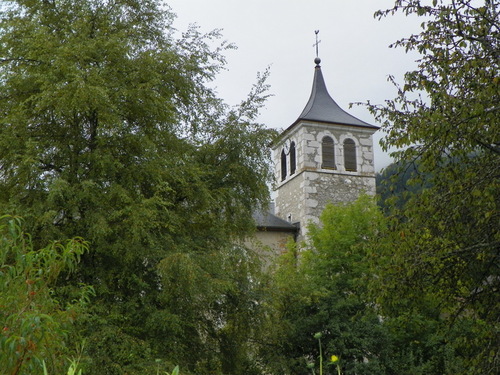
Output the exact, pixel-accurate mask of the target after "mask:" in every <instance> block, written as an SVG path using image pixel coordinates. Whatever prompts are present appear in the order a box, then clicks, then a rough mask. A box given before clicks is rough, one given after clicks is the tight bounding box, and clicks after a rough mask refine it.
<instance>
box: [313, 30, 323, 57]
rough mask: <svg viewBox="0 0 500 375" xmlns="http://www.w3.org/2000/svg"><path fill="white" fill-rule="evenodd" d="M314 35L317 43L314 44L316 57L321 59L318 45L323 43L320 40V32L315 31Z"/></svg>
mask: <svg viewBox="0 0 500 375" xmlns="http://www.w3.org/2000/svg"><path fill="white" fill-rule="evenodd" d="M314 33H315V34H316V43H314V44H313V47H316V57H319V51H318V44H320V43H321V40H318V34H319V30H315V31H314Z"/></svg>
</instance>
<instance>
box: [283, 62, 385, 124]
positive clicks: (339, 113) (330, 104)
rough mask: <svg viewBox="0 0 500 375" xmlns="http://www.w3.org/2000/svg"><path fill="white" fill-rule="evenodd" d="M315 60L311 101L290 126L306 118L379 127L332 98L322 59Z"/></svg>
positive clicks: (307, 119) (306, 119) (308, 119)
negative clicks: (344, 108) (355, 114)
mask: <svg viewBox="0 0 500 375" xmlns="http://www.w3.org/2000/svg"><path fill="white" fill-rule="evenodd" d="M314 61H315V63H316V67H315V69H314V79H313V86H312V90H311V96H310V97H309V101H308V102H307V104H306V106H305V108H304V110H303V111H302V113H301V114H300V116H299V118H298V119H297V120H296V121H295V122H294V123H293V124H292V126H290V128H291V127H293V126H294V125H295V124H297V123H298V122H299V121H302V120H305V121H317V122H326V123H334V124H342V125H351V126H361V127H365V128H373V129H378V127H377V126H374V125H371V124H368V123H367V122H364V121H361V120H360V119H358V118H356V117H354V116H351V115H350V114H349V113H347V112H346V111H344V110H343V109H342V108H340V107H339V105H338V104H337V103H336V102H335V100H333V99H332V97H331V96H330V94H329V93H328V90H327V88H326V85H325V80H324V79H323V73H322V72H321V66H320V62H321V60H320V59H319V58H316V59H315V60H314Z"/></svg>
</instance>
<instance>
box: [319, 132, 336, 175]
mask: <svg viewBox="0 0 500 375" xmlns="http://www.w3.org/2000/svg"><path fill="white" fill-rule="evenodd" d="M321 152H322V164H321V168H325V169H335V145H334V143H333V139H332V138H331V137H323V140H322V142H321Z"/></svg>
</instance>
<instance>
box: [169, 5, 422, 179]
mask: <svg viewBox="0 0 500 375" xmlns="http://www.w3.org/2000/svg"><path fill="white" fill-rule="evenodd" d="M168 4H169V5H170V7H171V8H172V10H173V11H174V13H176V14H177V16H178V17H177V20H176V21H175V23H174V26H175V27H176V28H178V29H179V30H181V31H182V30H184V29H186V28H187V26H188V25H189V24H191V23H196V24H198V25H199V26H200V27H201V30H202V31H209V30H212V29H216V28H218V29H222V34H223V37H224V39H225V40H227V41H229V42H231V43H234V44H235V45H236V46H237V47H238V49H236V50H231V51H228V52H227V53H226V56H227V61H228V66H227V68H228V71H226V72H223V73H222V74H221V75H220V76H219V78H218V79H217V81H216V83H215V84H216V86H217V91H218V92H219V95H220V96H221V97H222V98H224V99H225V100H226V102H228V103H229V104H238V103H239V102H240V101H241V100H243V99H244V98H245V97H246V95H247V94H248V92H249V91H250V89H251V87H252V85H253V83H255V81H256V75H257V72H262V71H264V70H265V69H266V68H267V67H268V66H269V67H270V69H271V76H270V79H269V81H268V83H269V84H270V85H271V90H270V93H271V94H272V95H273V97H271V98H270V99H269V100H268V102H267V105H266V108H265V109H264V110H263V111H262V113H261V116H260V119H259V120H260V122H262V123H264V124H266V126H268V127H272V128H278V129H280V128H286V127H288V126H289V125H291V124H292V123H293V122H294V121H295V120H296V119H297V117H298V116H299V114H300V113H301V112H302V109H303V108H304V106H305V105H306V103H307V100H308V98H309V94H310V92H311V86H312V78H313V73H314V65H315V64H314V58H315V57H316V52H315V48H314V47H313V44H314V42H315V34H314V30H319V31H320V32H319V39H320V40H321V43H320V44H319V57H320V58H321V61H322V62H321V67H322V71H323V76H324V78H325V81H326V85H327V87H328V90H329V92H330V95H331V96H332V97H333V99H334V100H335V101H336V102H337V103H338V104H339V105H340V106H341V107H342V108H343V109H344V110H346V111H348V112H349V113H351V114H352V115H354V116H356V117H358V118H360V119H361V120H363V121H366V122H369V123H372V124H374V125H378V126H380V124H377V123H376V122H375V120H374V119H373V117H372V116H371V114H370V113H369V112H368V111H367V110H366V109H365V108H364V107H358V106H354V107H352V108H351V109H349V103H353V102H365V101H367V100H370V101H371V102H372V103H382V102H383V101H384V100H385V99H392V98H394V96H395V89H394V88H393V86H392V85H391V84H390V83H388V82H387V76H388V75H389V74H391V75H394V76H396V77H399V81H402V75H403V74H404V72H406V71H408V70H410V69H412V68H413V67H414V66H415V63H414V61H415V59H416V58H417V56H416V55H414V54H413V55H407V54H405V52H404V50H403V49H390V48H388V45H389V44H390V43H392V42H394V41H396V40H397V39H399V38H401V37H405V36H409V35H410V34H412V33H417V32H418V31H419V24H420V22H421V21H420V20H418V19H415V18H407V17H404V16H402V15H396V16H392V17H388V18H385V19H382V20H380V21H378V20H376V19H374V18H373V13H374V12H375V11H376V10H378V9H385V8H388V7H390V6H391V5H392V4H393V2H392V1H391V0H244V1H242V0H168ZM381 136H383V134H381V132H380V131H379V132H377V133H376V137H375V167H376V169H377V170H380V168H383V167H385V166H387V164H388V163H389V162H390V158H389V157H388V155H386V154H384V153H383V152H382V150H381V149H380V147H379V146H378V140H379V139H380V137H381Z"/></svg>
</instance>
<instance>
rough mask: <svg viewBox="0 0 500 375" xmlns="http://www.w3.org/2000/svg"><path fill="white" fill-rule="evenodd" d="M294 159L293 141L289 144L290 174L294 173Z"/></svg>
mask: <svg viewBox="0 0 500 375" xmlns="http://www.w3.org/2000/svg"><path fill="white" fill-rule="evenodd" d="M296 165H297V164H296V161H295V142H292V144H291V145H290V175H292V174H294V173H295V169H296Z"/></svg>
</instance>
